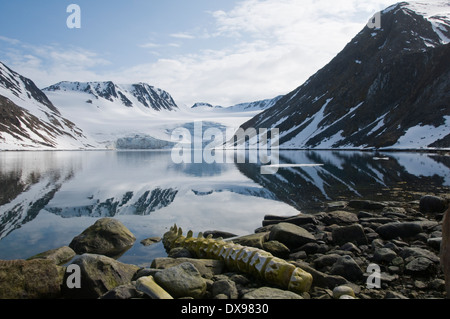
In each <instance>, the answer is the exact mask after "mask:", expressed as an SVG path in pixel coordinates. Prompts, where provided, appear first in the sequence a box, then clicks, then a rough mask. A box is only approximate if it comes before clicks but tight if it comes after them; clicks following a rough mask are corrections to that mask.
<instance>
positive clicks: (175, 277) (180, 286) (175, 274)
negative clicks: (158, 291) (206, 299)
mask: <svg viewBox="0 0 450 319" xmlns="http://www.w3.org/2000/svg"><path fill="white" fill-rule="evenodd" d="M154 278H155V281H156V283H157V284H158V285H160V286H161V287H162V288H163V289H164V290H166V291H167V292H168V293H169V294H170V295H171V296H173V297H174V298H182V297H192V298H195V299H200V298H202V297H203V296H204V295H205V293H206V282H205V280H204V279H203V278H202V277H201V275H200V273H199V271H198V270H197V268H195V266H194V265H193V264H191V263H189V262H185V263H182V264H180V265H177V266H174V267H170V268H167V269H164V270H163V271H160V272H157V273H156V274H155V277H154Z"/></svg>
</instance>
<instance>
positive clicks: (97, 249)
mask: <svg viewBox="0 0 450 319" xmlns="http://www.w3.org/2000/svg"><path fill="white" fill-rule="evenodd" d="M135 241H136V237H134V235H133V234H132V233H131V232H130V231H129V230H128V229H127V228H126V227H125V226H124V225H123V224H122V223H121V222H119V221H118V220H115V219H112V218H101V219H99V220H98V221H97V222H95V224H94V225H92V226H90V227H89V228H87V229H86V230H85V231H83V232H82V233H81V234H80V235H78V236H76V237H75V238H74V239H73V240H72V242H71V243H70V244H69V247H70V248H72V249H73V250H74V251H75V252H76V253H77V254H78V255H82V254H85V253H89V254H98V255H105V256H108V257H116V258H117V257H118V256H120V255H122V254H123V253H124V252H125V251H127V250H128V249H130V248H131V247H132V246H133V244H134V242H135Z"/></svg>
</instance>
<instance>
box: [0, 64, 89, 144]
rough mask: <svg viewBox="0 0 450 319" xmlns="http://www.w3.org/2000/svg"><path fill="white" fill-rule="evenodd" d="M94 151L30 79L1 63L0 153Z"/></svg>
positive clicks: (86, 139)
mask: <svg viewBox="0 0 450 319" xmlns="http://www.w3.org/2000/svg"><path fill="white" fill-rule="evenodd" d="M93 147H97V145H96V143H95V142H94V141H93V140H91V139H89V138H88V137H87V136H86V135H85V134H84V132H83V131H82V130H81V129H80V128H79V127H77V126H76V125H75V124H74V123H73V122H71V121H70V120H68V119H67V118H64V117H63V116H62V115H61V113H60V112H59V110H58V109H57V108H56V107H55V105H54V104H53V103H52V102H51V101H50V100H49V99H48V98H47V96H46V95H45V94H44V93H43V92H42V91H41V90H40V89H38V88H37V87H36V85H35V84H34V83H33V81H31V80H30V79H27V78H25V77H23V76H21V75H20V74H18V73H16V72H14V71H13V70H11V69H10V68H8V67H7V66H6V65H4V64H3V63H1V62H0V150H49V149H86V148H93Z"/></svg>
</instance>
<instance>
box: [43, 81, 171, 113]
mask: <svg viewBox="0 0 450 319" xmlns="http://www.w3.org/2000/svg"><path fill="white" fill-rule="evenodd" d="M43 91H44V92H47V93H49V92H53V93H54V94H51V95H52V96H55V95H57V94H58V92H67V91H69V92H70V91H72V92H80V93H85V94H87V95H89V97H90V98H89V99H88V100H86V101H85V102H86V103H87V104H92V105H96V106H97V107H103V106H104V105H105V102H110V103H113V104H114V105H115V106H117V105H120V106H124V107H127V108H138V109H140V110H144V111H146V110H153V111H161V110H167V111H173V110H176V109H178V106H177V105H176V103H175V101H174V100H173V98H172V97H171V96H170V94H169V93H167V92H166V91H164V90H161V89H158V88H155V87H153V86H150V85H148V84H146V83H138V84H130V85H128V84H120V85H118V84H115V83H113V82H111V81H108V82H84V83H81V82H60V83H57V84H54V85H52V86H49V87H47V88H45V89H43Z"/></svg>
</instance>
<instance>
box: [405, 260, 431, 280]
mask: <svg viewBox="0 0 450 319" xmlns="http://www.w3.org/2000/svg"><path fill="white" fill-rule="evenodd" d="M437 269H438V268H437V265H436V263H434V262H433V261H431V260H430V259H428V258H425V257H418V258H412V260H411V261H410V262H408V263H407V264H406V266H405V274H409V275H413V276H431V275H434V274H436V272H437Z"/></svg>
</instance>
